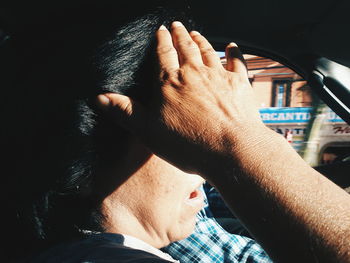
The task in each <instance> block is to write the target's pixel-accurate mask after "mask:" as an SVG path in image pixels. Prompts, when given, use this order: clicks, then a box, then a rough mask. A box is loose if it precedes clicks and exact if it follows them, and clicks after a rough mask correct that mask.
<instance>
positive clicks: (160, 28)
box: [158, 25, 168, 30]
mask: <svg viewBox="0 0 350 263" xmlns="http://www.w3.org/2000/svg"><path fill="white" fill-rule="evenodd" d="M158 30H168V29H167V28H166V27H165V26H164V25H161V26H160V27H159V29H158Z"/></svg>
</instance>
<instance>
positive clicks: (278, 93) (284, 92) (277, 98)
mask: <svg viewBox="0 0 350 263" xmlns="http://www.w3.org/2000/svg"><path fill="white" fill-rule="evenodd" d="M271 97H272V101H271V107H289V106H290V97H291V80H289V79H288V80H273V81H272V96H271Z"/></svg>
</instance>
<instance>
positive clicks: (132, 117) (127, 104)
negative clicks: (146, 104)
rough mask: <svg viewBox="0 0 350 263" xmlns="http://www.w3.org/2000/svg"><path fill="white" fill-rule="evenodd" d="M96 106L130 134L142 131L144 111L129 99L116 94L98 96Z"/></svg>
mask: <svg viewBox="0 0 350 263" xmlns="http://www.w3.org/2000/svg"><path fill="white" fill-rule="evenodd" d="M96 104H97V106H98V107H99V108H100V109H101V110H103V111H108V113H110V114H112V115H113V116H112V117H113V120H115V121H116V122H117V124H118V125H120V126H122V127H123V128H126V129H127V130H129V131H130V132H133V133H137V132H138V131H140V130H142V127H143V126H142V125H143V120H145V117H144V114H145V110H144V109H143V108H142V106H141V105H140V104H138V103H137V102H135V101H133V100H132V99H131V98H129V97H127V96H124V95H120V94H116V93H107V94H100V95H98V96H97V103H96Z"/></svg>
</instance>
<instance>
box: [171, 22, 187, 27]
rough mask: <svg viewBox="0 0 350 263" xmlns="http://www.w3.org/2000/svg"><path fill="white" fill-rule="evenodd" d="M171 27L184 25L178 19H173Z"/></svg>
mask: <svg viewBox="0 0 350 263" xmlns="http://www.w3.org/2000/svg"><path fill="white" fill-rule="evenodd" d="M171 26H172V27H180V26H184V25H183V24H182V23H181V22H179V21H174V22H173V23H172V24H171Z"/></svg>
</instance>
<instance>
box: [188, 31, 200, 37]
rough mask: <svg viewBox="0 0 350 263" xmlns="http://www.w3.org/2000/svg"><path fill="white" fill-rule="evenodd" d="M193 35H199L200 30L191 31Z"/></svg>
mask: <svg viewBox="0 0 350 263" xmlns="http://www.w3.org/2000/svg"><path fill="white" fill-rule="evenodd" d="M190 34H191V35H192V36H199V35H200V34H201V33H199V32H198V31H191V33H190Z"/></svg>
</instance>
